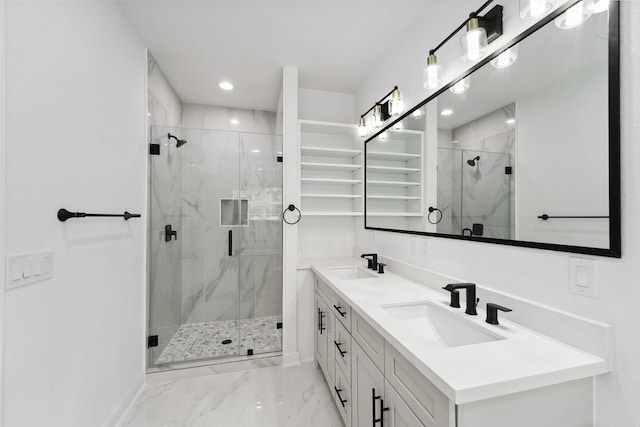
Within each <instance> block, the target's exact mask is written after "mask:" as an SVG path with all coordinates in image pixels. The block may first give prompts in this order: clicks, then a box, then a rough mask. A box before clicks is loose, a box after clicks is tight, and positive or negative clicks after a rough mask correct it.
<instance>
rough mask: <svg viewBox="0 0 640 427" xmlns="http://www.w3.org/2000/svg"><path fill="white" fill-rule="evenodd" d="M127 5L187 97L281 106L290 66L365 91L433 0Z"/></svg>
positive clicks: (304, 75) (312, 78)
mask: <svg viewBox="0 0 640 427" xmlns="http://www.w3.org/2000/svg"><path fill="white" fill-rule="evenodd" d="M118 4H119V5H120V7H121V9H122V11H123V13H124V15H125V16H126V18H127V19H128V20H129V22H130V23H131V25H132V26H133V28H134V29H135V31H137V32H138V34H139V35H140V37H141V38H142V41H143V42H144V44H145V45H146V46H147V47H148V48H149V51H150V52H151V54H152V55H153V56H154V58H155V59H156V61H157V62H158V64H159V65H160V67H161V68H162V70H163V72H164V74H165V75H166V77H167V79H168V80H169V81H170V82H171V84H172V86H173V87H174V89H175V90H176V92H177V93H178V96H179V97H180V98H181V99H182V101H183V102H185V103H195V104H207V105H219V106H227V107H236V108H249V109H260V110H275V107H276V103H277V99H278V94H279V92H280V87H281V81H282V68H283V67H284V66H293V67H297V68H298V70H299V86H300V87H304V88H308V89H318V90H327V91H336V92H345V93H355V92H356V90H357V89H358V87H359V86H360V84H361V82H362V81H363V80H364V79H365V78H366V77H367V75H368V74H369V72H370V70H371V69H372V68H373V67H375V65H376V64H377V63H378V62H379V61H381V59H382V58H383V57H384V55H385V53H387V52H388V49H391V48H392V47H393V45H394V43H396V42H397V41H399V40H401V39H402V36H403V35H404V34H405V32H406V30H407V29H408V28H409V27H411V23H412V22H413V20H414V19H415V18H416V16H418V15H420V12H421V11H422V10H423V9H424V7H425V6H426V4H427V0H377V1H365V0H339V1H330V0H286V1H271V0H256V1H248V0H232V1H221V0H200V1H186V0H182V1H162V0H151V1H143V0H128V1H127V0H120V1H118ZM225 79H226V80H229V81H231V82H233V84H234V85H235V89H234V90H233V91H231V92H224V91H222V90H221V89H219V88H218V83H219V82H220V81H221V80H225Z"/></svg>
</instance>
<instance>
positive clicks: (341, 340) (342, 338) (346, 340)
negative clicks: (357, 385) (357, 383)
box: [333, 322, 351, 384]
mask: <svg viewBox="0 0 640 427" xmlns="http://www.w3.org/2000/svg"><path fill="white" fill-rule="evenodd" d="M334 327H335V329H334V335H333V337H334V338H333V340H334V341H333V345H334V352H335V360H336V366H338V367H339V368H340V369H341V370H342V373H343V374H344V376H345V379H346V380H347V381H348V382H349V384H351V335H350V334H349V331H347V328H345V327H344V326H342V324H341V323H340V322H336V323H335V325H334ZM336 371H337V369H336Z"/></svg>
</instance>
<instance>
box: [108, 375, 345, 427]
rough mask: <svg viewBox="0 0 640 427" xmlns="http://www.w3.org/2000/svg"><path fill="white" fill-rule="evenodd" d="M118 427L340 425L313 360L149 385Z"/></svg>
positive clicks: (333, 405)
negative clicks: (286, 365) (284, 365)
mask: <svg viewBox="0 0 640 427" xmlns="http://www.w3.org/2000/svg"><path fill="white" fill-rule="evenodd" d="M118 426H119V427H179V426H181V427H205V426H206V427H211V426H225V427H258V426H259V427H302V426H304V427H342V426H343V424H342V421H341V419H340V415H339V413H338V410H337V409H336V407H335V404H334V402H333V399H332V396H331V393H330V391H329V388H328V386H327V384H326V383H325V381H324V378H323V377H322V372H321V371H320V369H319V368H318V367H317V366H316V364H315V362H311V363H304V364H302V365H298V366H288V367H282V366H274V367H268V368H260V369H253V370H249V371H243V372H230V373H225V374H219V375H211V376H205V377H198V378H188V379H183V380H177V381H169V382H162V383H156V384H148V385H147V386H146V387H145V389H144V390H143V391H142V393H141V394H140V396H139V397H138V398H137V399H136V401H135V402H134V403H133V404H132V405H131V407H130V408H129V410H128V411H127V414H125V416H124V417H123V419H122V420H121V422H120V423H119V424H118Z"/></svg>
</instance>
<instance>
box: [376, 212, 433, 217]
mask: <svg viewBox="0 0 640 427" xmlns="http://www.w3.org/2000/svg"><path fill="white" fill-rule="evenodd" d="M367 216H423V215H422V214H421V213H419V212H367Z"/></svg>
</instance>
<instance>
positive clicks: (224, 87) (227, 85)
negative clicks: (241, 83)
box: [218, 80, 233, 91]
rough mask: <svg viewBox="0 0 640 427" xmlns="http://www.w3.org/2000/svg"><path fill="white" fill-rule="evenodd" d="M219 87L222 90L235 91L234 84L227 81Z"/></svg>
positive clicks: (219, 84)
mask: <svg viewBox="0 0 640 427" xmlns="http://www.w3.org/2000/svg"><path fill="white" fill-rule="evenodd" d="M218 87H219V88H220V89H222V90H227V91H229V90H233V84H232V83H231V82H228V81H226V80H224V81H221V82H220V83H218Z"/></svg>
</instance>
